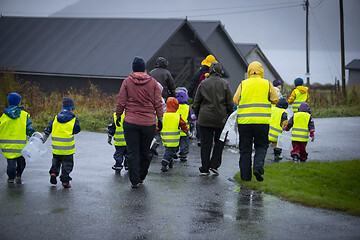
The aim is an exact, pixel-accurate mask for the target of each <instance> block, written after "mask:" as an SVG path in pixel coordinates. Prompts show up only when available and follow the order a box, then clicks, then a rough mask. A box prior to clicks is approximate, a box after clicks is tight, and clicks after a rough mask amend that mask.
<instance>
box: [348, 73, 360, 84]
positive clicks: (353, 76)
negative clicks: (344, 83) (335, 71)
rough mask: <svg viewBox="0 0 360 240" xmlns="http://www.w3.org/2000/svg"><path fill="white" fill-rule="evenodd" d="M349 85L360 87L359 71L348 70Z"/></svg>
mask: <svg viewBox="0 0 360 240" xmlns="http://www.w3.org/2000/svg"><path fill="white" fill-rule="evenodd" d="M349 85H350V86H360V70H355V69H350V70H349Z"/></svg>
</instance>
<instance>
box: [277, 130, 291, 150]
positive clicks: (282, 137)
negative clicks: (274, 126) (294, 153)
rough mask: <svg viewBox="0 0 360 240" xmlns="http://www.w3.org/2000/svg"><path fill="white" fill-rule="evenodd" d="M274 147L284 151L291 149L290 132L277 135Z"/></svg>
mask: <svg viewBox="0 0 360 240" xmlns="http://www.w3.org/2000/svg"><path fill="white" fill-rule="evenodd" d="M276 146H277V147H278V148H281V149H284V150H289V149H291V131H290V132H285V131H284V132H283V133H282V134H279V135H278V141H277V145H276Z"/></svg>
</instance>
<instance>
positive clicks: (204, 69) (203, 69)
mask: <svg viewBox="0 0 360 240" xmlns="http://www.w3.org/2000/svg"><path fill="white" fill-rule="evenodd" d="M208 72H209V66H206V65H201V66H200V68H199V69H198V70H197V72H196V73H195V75H194V77H193V78H192V79H191V81H190V85H189V97H191V98H194V97H195V93H196V88H197V87H198V84H199V83H200V82H201V80H202V79H201V80H200V78H203V79H204V78H205V77H204V75H205V73H208Z"/></svg>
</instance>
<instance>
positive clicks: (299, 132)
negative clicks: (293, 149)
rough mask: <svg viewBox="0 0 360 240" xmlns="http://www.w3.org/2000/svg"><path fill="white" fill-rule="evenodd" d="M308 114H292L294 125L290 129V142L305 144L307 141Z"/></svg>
mask: <svg viewBox="0 0 360 240" xmlns="http://www.w3.org/2000/svg"><path fill="white" fill-rule="evenodd" d="M310 116H311V115H310V114H309V113H307V112H296V113H294V118H293V120H294V125H293V128H292V134H291V141H295V142H307V141H308V140H309V120H310Z"/></svg>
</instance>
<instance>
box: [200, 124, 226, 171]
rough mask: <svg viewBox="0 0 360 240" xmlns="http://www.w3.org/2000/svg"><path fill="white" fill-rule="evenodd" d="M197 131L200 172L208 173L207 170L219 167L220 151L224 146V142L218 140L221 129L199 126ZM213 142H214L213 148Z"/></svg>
mask: <svg viewBox="0 0 360 240" xmlns="http://www.w3.org/2000/svg"><path fill="white" fill-rule="evenodd" d="M199 130H200V139H201V168H202V171H209V168H215V169H218V168H219V167H220V165H221V157H222V151H223V149H224V146H225V142H222V141H220V140H219V138H220V135H221V132H222V130H223V128H213V127H204V126H200V125H199ZM213 142H215V144H214V147H213ZM211 150H212V155H211ZM210 155H211V157H210Z"/></svg>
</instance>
